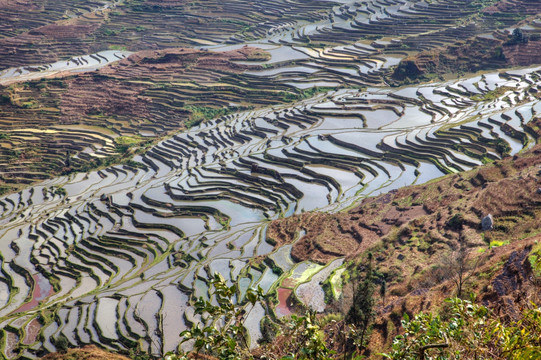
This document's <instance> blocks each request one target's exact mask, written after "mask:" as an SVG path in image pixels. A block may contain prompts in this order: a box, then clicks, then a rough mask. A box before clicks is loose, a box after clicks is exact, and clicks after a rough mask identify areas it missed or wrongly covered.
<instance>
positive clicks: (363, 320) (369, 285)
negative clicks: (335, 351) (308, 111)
mask: <svg viewBox="0 0 541 360" xmlns="http://www.w3.org/2000/svg"><path fill="white" fill-rule="evenodd" d="M368 261H369V262H368V267H367V270H366V275H365V278H364V280H363V281H362V282H360V283H359V284H357V283H356V281H353V282H352V285H353V303H352V304H351V307H350V309H349V311H348V313H347V314H346V318H345V320H346V323H347V324H351V325H354V326H355V331H354V332H355V334H356V339H355V340H354V342H355V345H356V346H357V347H360V348H364V346H365V341H366V337H367V336H366V335H367V333H368V331H369V329H370V325H371V323H372V320H373V318H374V316H375V313H374V303H375V301H374V290H375V289H374V282H373V275H372V254H371V253H369V254H368Z"/></svg>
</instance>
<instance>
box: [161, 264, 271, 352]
mask: <svg viewBox="0 0 541 360" xmlns="http://www.w3.org/2000/svg"><path fill="white" fill-rule="evenodd" d="M211 285H212V287H213V288H214V292H213V293H212V296H211V298H212V297H214V300H215V302H216V303H217V305H214V302H213V301H212V300H210V301H209V300H206V299H204V298H203V297H200V298H199V299H197V300H196V302H195V304H194V307H195V313H196V314H200V315H201V316H202V319H203V322H204V323H205V322H207V321H211V322H212V323H211V324H210V325H201V324H194V325H193V326H192V328H191V329H190V330H186V331H183V332H182V333H181V334H180V336H182V337H183V338H184V339H183V340H182V342H183V343H184V342H186V341H189V340H193V342H194V343H193V344H194V349H195V352H196V353H204V354H208V355H212V356H216V357H218V358H219V359H228V360H236V359H243V358H246V357H249V353H248V343H247V340H246V329H245V328H244V326H243V320H244V315H245V313H244V308H243V307H242V306H240V305H237V304H236V303H235V302H234V300H233V299H234V298H235V297H236V294H237V285H236V284H234V285H232V286H227V284H226V282H225V279H224V278H223V277H222V275H220V274H215V275H214V278H213V279H212V281H211ZM262 297H263V290H262V289H261V288H258V289H257V290H254V289H248V290H247V291H246V296H245V298H246V300H247V301H248V302H250V303H251V304H252V305H254V304H255V303H256V302H258V301H259V300H260V299H261V298H262ZM220 324H223V325H220ZM169 356H170V357H171V359H174V358H173V354H169ZM177 358H178V357H177ZM179 359H181V358H179Z"/></svg>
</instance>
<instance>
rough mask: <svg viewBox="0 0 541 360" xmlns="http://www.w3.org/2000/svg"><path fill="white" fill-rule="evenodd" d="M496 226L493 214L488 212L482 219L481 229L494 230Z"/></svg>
mask: <svg viewBox="0 0 541 360" xmlns="http://www.w3.org/2000/svg"><path fill="white" fill-rule="evenodd" d="M493 228H494V219H493V218H492V215H491V214H488V215H487V216H485V217H484V218H483V220H481V229H483V231H488V230H492V229H493Z"/></svg>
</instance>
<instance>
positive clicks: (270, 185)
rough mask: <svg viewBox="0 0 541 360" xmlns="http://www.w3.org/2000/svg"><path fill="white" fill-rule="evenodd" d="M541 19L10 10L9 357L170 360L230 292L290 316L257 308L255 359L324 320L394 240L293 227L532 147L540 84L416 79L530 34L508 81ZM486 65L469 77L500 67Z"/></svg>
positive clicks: (301, 0) (402, 2) (170, 8)
mask: <svg viewBox="0 0 541 360" xmlns="http://www.w3.org/2000/svg"><path fill="white" fill-rule="evenodd" d="M540 7H541V5H539V3H538V2H537V1H533V0H505V1H477V0H474V1H469V0H445V1H444V0H440V1H417V0H412V1H406V0H368V1H363V2H359V1H350V0H339V1H338V0H337V1H326V0H321V1H307V0H287V1H286V0H279V1H263V0H258V1H245V0H236V1H234V0H224V1H213V0H212V1H183V0H179V1H175V0H168V1H159V2H158V1H153V0H126V1H123V2H120V1H106V0H103V1H102V0H100V1H86V0H69V1H65V2H61V3H60V2H57V1H42V2H38V1H26V0H20V1H16V2H10V1H2V0H0V18H2V19H4V18H5V19H8V20H6V21H5V22H2V24H0V67H1V69H2V70H1V72H0V180H1V183H0V185H1V186H2V190H12V189H13V188H14V187H16V189H17V192H12V193H10V194H8V195H4V196H3V197H1V198H0V222H1V223H2V225H1V226H0V255H1V256H0V261H1V262H0V264H1V266H0V272H1V275H0V329H2V330H0V353H1V355H0V357H5V358H8V359H15V358H28V359H33V358H36V357H38V356H41V355H44V354H45V353H48V352H52V351H55V350H56V349H57V347H59V346H58V344H59V343H61V342H62V341H63V340H59V339H63V338H65V340H66V341H67V342H68V343H69V344H70V346H82V345H86V344H98V345H100V346H101V347H104V348H106V349H111V350H115V351H127V350H129V349H140V350H143V351H146V352H149V353H150V354H151V355H153V356H156V357H158V356H161V355H163V354H164V353H166V352H167V351H173V350H176V349H177V348H178V346H179V343H180V340H181V339H180V338H179V335H178V334H179V333H180V332H181V331H183V330H185V329H187V328H189V327H190V326H191V324H193V323H197V322H201V321H202V319H201V316H200V315H198V314H196V313H195V311H194V307H193V304H194V301H195V300H196V298H197V297H199V296H203V297H207V298H208V297H210V294H209V282H210V280H209V279H210V278H211V276H212V274H214V273H221V274H222V275H223V276H224V277H225V278H226V280H227V282H228V283H229V284H233V283H235V284H237V285H238V288H239V291H238V294H237V301H238V302H239V303H241V304H243V300H244V299H243V298H244V294H245V293H246V291H247V289H248V288H249V287H257V286H261V287H262V289H263V290H264V291H265V292H266V293H267V294H268V295H269V299H271V300H272V301H271V302H270V303H269V304H263V303H257V304H256V305H255V306H251V305H250V306H248V305H246V309H245V310H246V313H247V321H246V324H245V326H246V328H247V330H248V334H249V340H250V341H249V342H250V346H256V345H257V340H258V339H260V338H261V337H262V333H261V328H260V321H261V320H262V319H263V317H265V316H269V318H271V319H276V317H282V316H285V315H288V314H290V313H291V312H292V311H293V309H292V308H291V307H290V305H291V300H292V299H293V300H295V301H298V303H302V304H305V305H307V306H309V307H312V308H313V309H316V310H317V311H323V310H324V309H325V307H326V304H325V297H324V293H323V290H322V289H321V286H320V283H321V282H322V281H324V280H325V279H327V278H329V276H331V275H332V276H333V277H335V276H336V274H339V273H340V272H341V271H344V264H345V259H346V257H348V256H349V257H351V256H354V255H358V254H360V253H361V252H362V251H364V250H365V249H367V248H368V247H369V246H372V245H373V244H374V243H375V242H377V241H379V239H380V237H381V235H382V234H383V233H385V231H384V230H385V229H384V230H382V229H379V230H378V229H377V228H375V227H373V226H368V225H367V226H363V225H361V224H360V223H359V222H355V221H350V220H351V219H348V218H347V217H348V216H346V215H344V216H343V217H344V219H341V218H340V215H337V218H340V219H339V220H337V221H336V223H333V226H334V227H333V226H330V227H328V228H326V229H325V231H327V232H322V233H321V234H317V236H316V235H314V233H313V232H310V231H296V230H299V229H298V228H296V227H295V231H292V230H291V226H285V227H284V228H281V227H280V224H284V223H285V224H286V225H291V223H292V222H296V221H297V220H299V219H300V220H299V221H301V223H303V222H304V224H315V223H318V222H319V221H320V220H321V221H322V222H323V221H327V220H325V219H326V217H325V216H324V215H318V214H317V213H310V214H305V215H303V213H306V212H311V211H313V210H319V211H321V212H327V213H332V214H335V213H336V214H345V213H344V212H341V211H343V210H348V209H351V208H355V207H356V206H357V204H358V202H359V201H361V200H363V199H366V198H367V197H370V196H375V195H379V194H383V193H386V192H389V191H396V190H397V189H399V188H401V187H403V186H405V185H411V184H422V183H425V182H427V181H429V180H432V179H435V178H437V177H440V176H442V175H444V174H447V173H459V172H461V171H465V170H469V169H474V168H476V167H478V166H481V165H483V164H487V163H491V162H493V161H496V160H499V159H501V158H504V157H506V156H508V155H515V154H518V153H520V152H522V151H525V150H528V149H530V148H532V147H533V146H534V145H535V144H536V142H538V138H539V135H540V134H539V113H540V111H541V102H540V100H539V94H540V91H541V70H540V69H539V68H535V67H532V68H524V69H505V70H498V71H492V72H488V71H485V72H481V73H477V74H470V75H468V76H462V77H461V78H460V79H456V76H454V77H453V78H449V79H448V80H444V78H443V76H442V77H441V79H440V80H438V82H435V81H432V82H430V83H427V84H424V85H418V86H404V82H408V81H411V80H413V79H412V77H410V76H409V75H410V74H409V73H407V72H408V71H409V70H412V71H413V72H416V75H419V74H417V73H421V72H424V71H425V70H427V69H429V70H433V68H435V67H437V66H436V65H438V64H436V63H435V62H434V63H430V61H432V60H434V59H435V58H438V59H440V58H439V57H438V56H434V54H438V52H439V53H441V52H442V50H441V49H458V50H456V51H457V54H459V55H460V56H462V57H460V56H456V57H455V58H454V59H453V60H457V61H458V62H460V61H461V59H463V58H465V57H466V56H465V55H464V54H468V52H467V51H466V50H464V51H462V50H460V49H462V48H461V45H460V44H462V45H464V44H466V45H467V44H470V45H471V44H477V43H483V44H486V43H487V42H486V41H485V40H487V41H488V40H493V41H494V43H497V44H503V42H505V41H509V40H512V39H513V36H514V35H512V32H513V30H514V29H515V28H517V27H520V28H521V29H523V30H522V31H523V32H524V33H526V34H527V36H529V37H530V42H529V44H530V45H528V46H527V47H525V46H524V44H525V43H520V44H508V45H509V47H508V48H507V49H506V50H505V51H504V50H502V52H501V53H500V56H499V57H498V59H499V60H498V61H499V62H497V66H496V67H498V68H499V67H500V66H505V65H508V64H520V65H530V64H533V63H537V61H538V60H537V57H536V56H527V55H524V52H523V50H524V49H530V50H531V51H533V52H535V51H534V50H535V49H536V46H537V44H538V43H541V42H539V41H537V40H535V35H539V22H538V20H537V13H538V11H539V10H541V9H539V8H540ZM483 39H485V40H483ZM489 44H490V41H489ZM484 46H486V49H491V47H490V45H484ZM502 46H503V45H502ZM465 48H468V46H465ZM469 48H471V46H470V47H469ZM480 49H481V50H482V49H483V48H482V47H481V48H480ZM502 49H503V48H502ZM419 51H425V52H422V53H420V54H418V53H419ZM487 51H488V50H487ZM491 51H492V50H491ZM487 54H489V55H490V56H492V53H491V52H488V53H487ZM414 55H415V56H414ZM489 55H487V56H489ZM502 56H503V57H502ZM403 59H406V60H405V61H403ZM480 59H483V58H482V57H481V58H480ZM514 59H522V60H516V62H514V61H515V60H514ZM442 63H445V61H444V59H442ZM481 63H482V61H479V60H478V59H477V64H478V65H479V67H473V68H471V69H470V68H465V71H466V70H468V71H469V70H482V69H486V68H487V67H490V68H494V66H493V65H490V66H487V67H483V66H481ZM399 64H400V65H399ZM409 64H413V65H415V67H412V66H410V65H409ZM398 65H399V66H398ZM444 65H445V64H444ZM447 65H448V64H447ZM447 65H446V66H447ZM397 66H398V67H397ZM404 67H406V70H407V71H406V75H407V76H405V77H403V78H402V79H398V80H399V81H402V82H401V83H400V84H402V85H403V86H402V87H389V86H388V85H389V84H391V83H392V84H393V85H398V84H399V83H397V82H396V81H397V79H396V77H395V79H394V80H392V79H391V75H392V74H393V72H394V71H395V68H397V69H399V70H397V71H400V69H401V68H404ZM449 69H454V67H452V66H448V67H446V68H445V71H441V74H436V73H435V72H434V73H432V75H430V76H427V77H425V79H434V77H435V76H438V75H443V73H445V72H447V71H448V70H449ZM428 72H429V71H428ZM395 73H396V72H395ZM455 75H456V74H455ZM408 78H409V79H408ZM114 164H116V165H114ZM487 191H488V190H487ZM495 195H497V194H495ZM368 201H370V200H368ZM490 206H491V205H490V204H482V205H481V208H482V209H485V208H490ZM410 210H411V212H408V211H406V212H405V213H404V214H400V215H404V216H405V218H413V217H415V216H418V215H423V214H424V213H425V212H427V210H426V209H424V208H422V207H421V206H414V207H413V209H410ZM397 211H398V210H397ZM395 215H396V214H395ZM393 216H394V215H393ZM393 216H390V217H389V224H387V225H389V227H390V226H391V225H393V224H391V223H390V222H392V221H391V220H392V219H395V217H396V216H398V215H396V216H394V217H393ZM399 217H400V216H399ZM279 219H282V220H279ZM274 220H279V221H278V222H274V223H273V225H272V226H271V227H270V228H269V227H268V226H269V224H270V223H271V221H274ZM395 220H396V219H395ZM402 220H403V219H402ZM365 225H366V224H365ZM307 226H308V225H307ZM386 230H389V228H386ZM337 237H338V238H337ZM337 239H338V240H339V241H337ZM188 346H189V345H188Z"/></svg>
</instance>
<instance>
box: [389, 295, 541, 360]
mask: <svg viewBox="0 0 541 360" xmlns="http://www.w3.org/2000/svg"><path fill="white" fill-rule="evenodd" d="M447 302H449V303H450V304H451V316H450V317H449V319H447V320H443V319H442V318H441V317H440V315H433V314H423V313H420V314H418V315H416V316H415V317H414V318H413V319H411V320H410V319H409V317H408V316H407V315H404V319H403V320H402V326H403V328H404V334H403V335H399V336H397V337H395V339H394V341H393V345H392V351H391V352H390V353H388V354H382V355H383V356H384V357H385V358H387V359H393V360H399V359H400V360H418V359H438V360H447V359H449V360H450V359H517V360H518V359H539V358H541V308H538V307H536V306H534V307H532V308H531V309H527V310H526V311H524V313H523V314H522V318H521V319H520V320H518V321H516V322H511V323H509V324H507V323H504V322H503V321H502V319H501V318H499V317H497V316H496V315H495V314H493V313H491V312H490V310H489V309H488V308H486V307H484V306H481V305H476V304H473V302H472V301H468V300H461V299H459V298H454V299H450V300H447Z"/></svg>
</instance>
